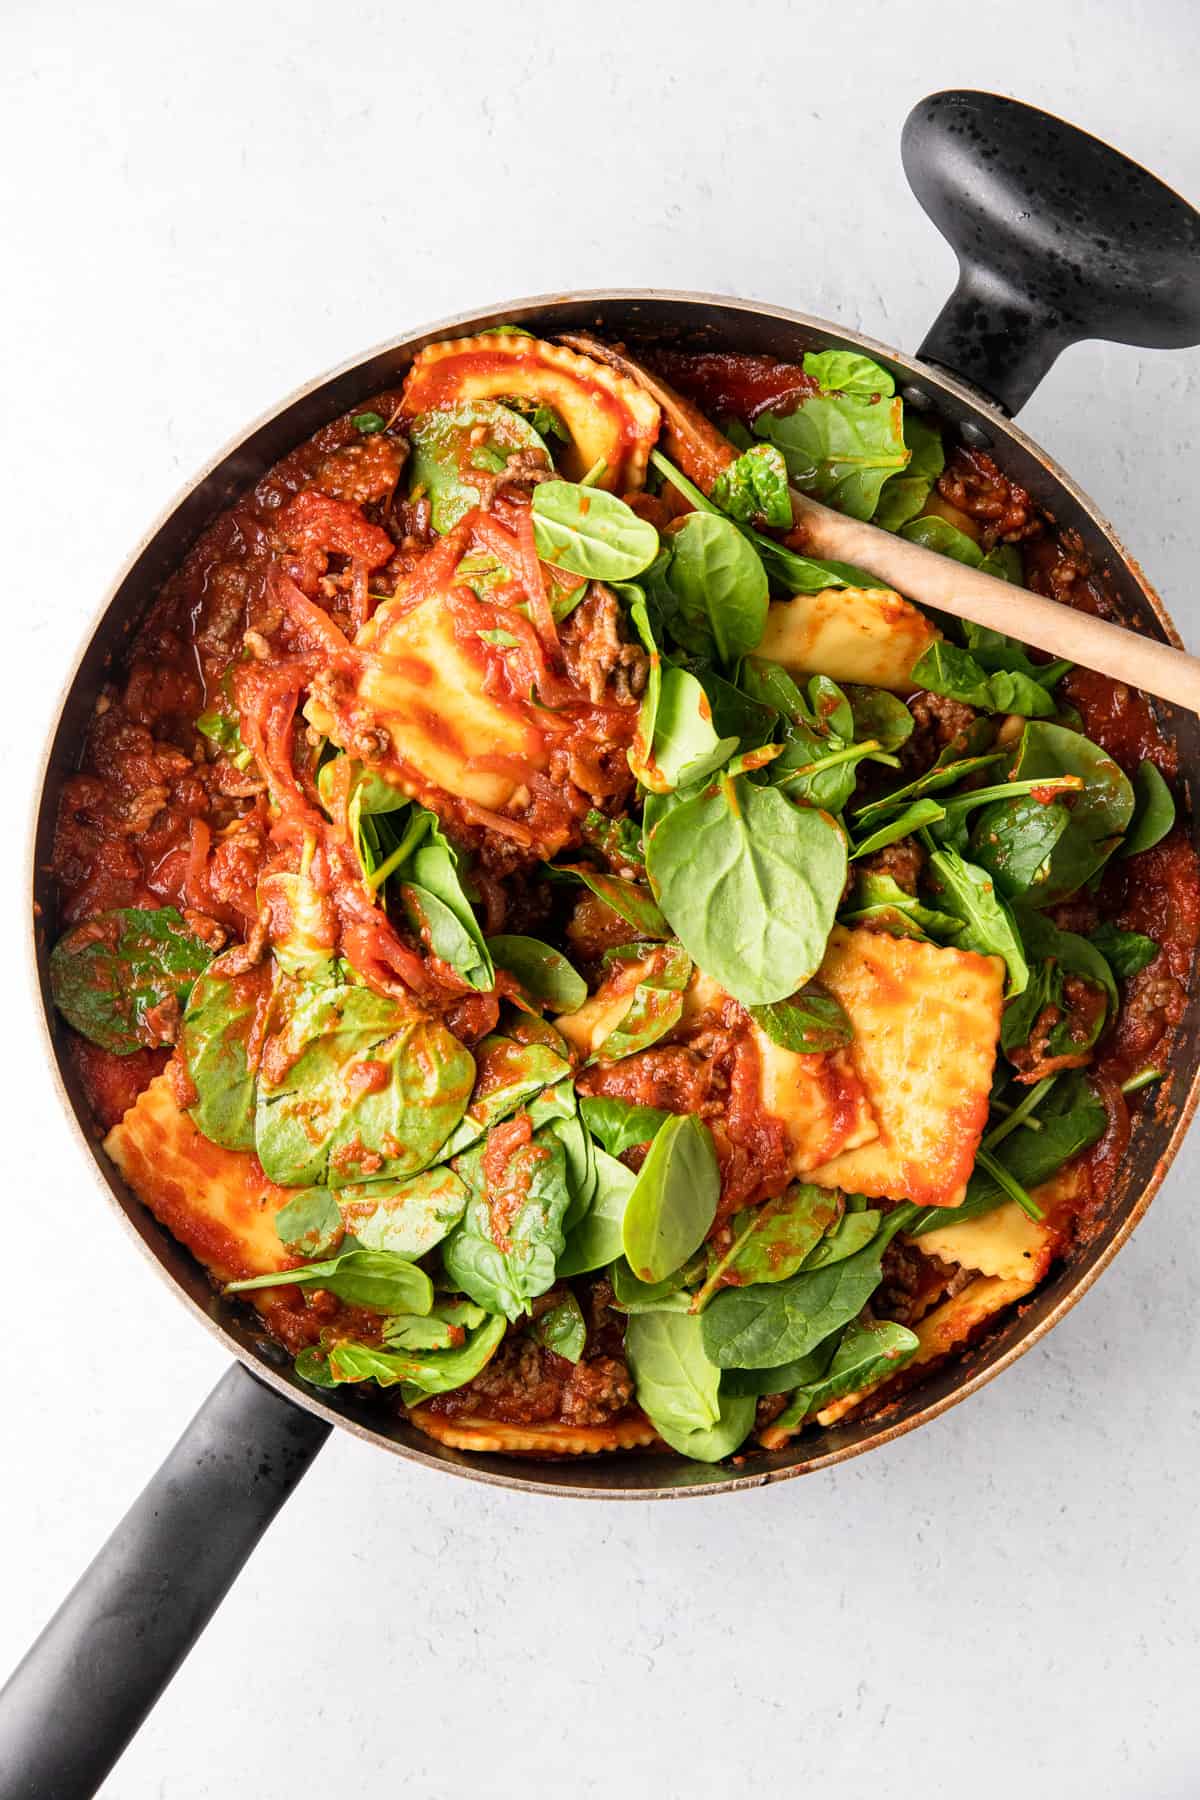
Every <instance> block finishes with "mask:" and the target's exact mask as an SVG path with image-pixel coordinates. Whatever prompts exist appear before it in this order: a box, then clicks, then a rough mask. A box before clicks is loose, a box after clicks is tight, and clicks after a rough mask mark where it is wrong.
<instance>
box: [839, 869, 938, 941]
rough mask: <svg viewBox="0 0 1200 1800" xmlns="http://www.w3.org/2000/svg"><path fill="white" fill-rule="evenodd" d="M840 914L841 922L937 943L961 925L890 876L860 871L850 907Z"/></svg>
mask: <svg viewBox="0 0 1200 1800" xmlns="http://www.w3.org/2000/svg"><path fill="white" fill-rule="evenodd" d="M840 917H841V919H842V923H843V924H845V925H864V924H870V925H874V926H881V927H883V929H885V930H887V931H890V932H891V933H892V934H893V936H895V937H915V938H922V937H932V938H934V939H936V940H937V942H939V943H941V942H942V940H943V939H945V938H948V937H950V938H952V937H957V936H958V934H959V932H960V931H961V930H962V928H963V923H962V920H961V919H956V918H954V917H953V915H952V914H950V913H943V912H938V911H937V910H936V908H934V907H931V906H927V905H926V904H925V903H924V901H922V900H919V899H918V898H917V896H916V895H915V894H910V893H909V892H908V891H907V889H906V888H902V887H901V886H900V883H899V882H898V881H896V880H895V879H894V877H892V876H891V875H882V874H874V873H871V872H869V871H862V870H860V871H859V875H858V879H857V880H856V882H855V884H854V893H853V895H852V897H851V907H850V910H849V911H843V912H842V913H841V915H840Z"/></svg>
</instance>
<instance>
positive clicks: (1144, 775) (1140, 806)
mask: <svg viewBox="0 0 1200 1800" xmlns="http://www.w3.org/2000/svg"><path fill="white" fill-rule="evenodd" d="M1133 799H1134V812H1133V818H1132V820H1131V821H1130V825H1129V829H1128V831H1127V832H1126V833H1125V842H1124V843H1123V844H1122V846H1121V855H1122V856H1136V855H1137V854H1138V851H1139V850H1150V849H1152V848H1153V847H1154V845H1155V844H1157V843H1161V841H1162V839H1163V838H1165V837H1166V835H1167V833H1168V831H1170V829H1171V827H1172V825H1174V823H1175V801H1174V798H1173V797H1172V794H1171V790H1170V788H1169V787H1168V786H1167V784H1166V782H1165V781H1164V780H1163V778H1162V776H1161V775H1160V774H1159V772H1158V770H1157V769H1156V768H1155V766H1154V764H1153V763H1152V762H1143V763H1139V765H1138V771H1137V774H1136V775H1135V776H1134V778H1133Z"/></svg>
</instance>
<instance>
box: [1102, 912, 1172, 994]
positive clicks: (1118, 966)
mask: <svg viewBox="0 0 1200 1800" xmlns="http://www.w3.org/2000/svg"><path fill="white" fill-rule="evenodd" d="M1091 941H1092V943H1093V945H1094V946H1095V948H1096V949H1097V950H1099V952H1100V954H1101V955H1102V956H1103V958H1104V960H1105V962H1106V963H1107V964H1108V966H1109V968H1110V969H1111V970H1112V972H1113V974H1114V975H1116V976H1118V977H1119V978H1120V979H1121V980H1122V981H1128V979H1129V977H1130V976H1131V975H1137V974H1140V973H1141V971H1142V970H1143V969H1148V968H1149V966H1150V964H1151V963H1152V962H1153V961H1154V959H1155V957H1156V956H1157V955H1158V951H1159V946H1158V945H1157V944H1156V943H1155V941H1154V939H1153V938H1151V937H1146V936H1145V935H1144V934H1143V933H1142V932H1140V931H1120V930H1118V928H1117V926H1115V925H1113V924H1111V923H1108V922H1106V923H1105V924H1103V925H1098V926H1097V927H1096V929H1095V931H1093V932H1092V934H1091Z"/></svg>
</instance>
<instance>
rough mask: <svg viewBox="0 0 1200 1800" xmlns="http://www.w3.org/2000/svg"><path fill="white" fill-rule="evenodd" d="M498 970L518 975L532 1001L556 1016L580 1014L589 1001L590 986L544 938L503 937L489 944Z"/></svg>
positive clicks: (495, 938) (560, 952)
mask: <svg viewBox="0 0 1200 1800" xmlns="http://www.w3.org/2000/svg"><path fill="white" fill-rule="evenodd" d="M487 946H488V950H489V952H490V954H491V958H492V961H493V963H494V964H495V965H496V967H497V968H500V969H507V970H508V972H509V974H510V975H515V976H516V978H517V980H518V981H519V982H520V984H521V987H522V988H523V989H524V991H525V993H526V994H527V995H528V997H529V999H531V1000H536V1001H538V1002H539V1003H540V1004H542V1005H543V1006H549V1007H552V1008H553V1010H554V1011H555V1012H578V1010H579V1008H580V1007H581V1006H582V1005H583V1003H584V1001H585V1000H586V999H587V991H588V990H587V982H586V981H585V980H584V979H583V976H582V975H581V974H580V973H579V971H578V970H577V969H576V968H574V967H573V965H572V964H571V963H569V962H568V961H567V958H566V957H565V956H564V955H563V953H562V951H561V950H555V949H553V948H552V947H551V946H550V945H549V944H543V943H542V941H541V939H540V938H533V937H519V936H510V935H503V936H500V937H493V938H489V939H488V940H487Z"/></svg>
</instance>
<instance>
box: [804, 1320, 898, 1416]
mask: <svg viewBox="0 0 1200 1800" xmlns="http://www.w3.org/2000/svg"><path fill="white" fill-rule="evenodd" d="M920 1343H921V1340H920V1338H919V1337H918V1336H917V1334H916V1332H915V1331H909V1329H908V1327H907V1326H905V1325H896V1324H893V1323H892V1322H891V1321H890V1320H887V1319H880V1320H873V1319H855V1320H854V1321H853V1322H852V1323H851V1324H849V1325H848V1326H847V1327H846V1330H845V1332H844V1333H843V1335H842V1340H841V1342H840V1344H839V1345H838V1347H837V1350H836V1351H835V1352H834V1356H833V1361H832V1362H831V1363H830V1365H829V1368H828V1370H827V1371H826V1372H825V1374H824V1375H822V1376H820V1377H819V1378H818V1379H817V1380H815V1381H812V1382H809V1383H807V1384H805V1385H802V1386H800V1387H797V1388H796V1390H795V1392H794V1393H793V1394H792V1397H791V1399H790V1400H789V1402H788V1404H787V1406H786V1407H785V1408H784V1410H783V1412H781V1413H780V1415H779V1417H778V1418H777V1419H775V1420H774V1421H773V1423H772V1427H771V1429H772V1431H777V1432H792V1431H798V1430H799V1428H800V1426H801V1425H802V1424H803V1423H804V1421H805V1419H807V1418H809V1417H811V1415H812V1414H813V1413H815V1412H819V1411H820V1410H821V1408H822V1407H823V1406H828V1405H829V1404H830V1403H831V1402H832V1401H834V1400H840V1399H841V1398H842V1397H843V1395H845V1394H856V1393H858V1392H859V1391H860V1389H862V1388H869V1387H874V1386H875V1384H876V1383H877V1382H880V1381H885V1380H887V1378H888V1376H890V1375H895V1374H897V1373H898V1372H899V1371H900V1370H901V1369H902V1368H903V1367H904V1365H905V1363H907V1362H911V1360H912V1358H913V1357H914V1356H915V1354H916V1352H917V1350H918V1349H919V1348H920Z"/></svg>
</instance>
